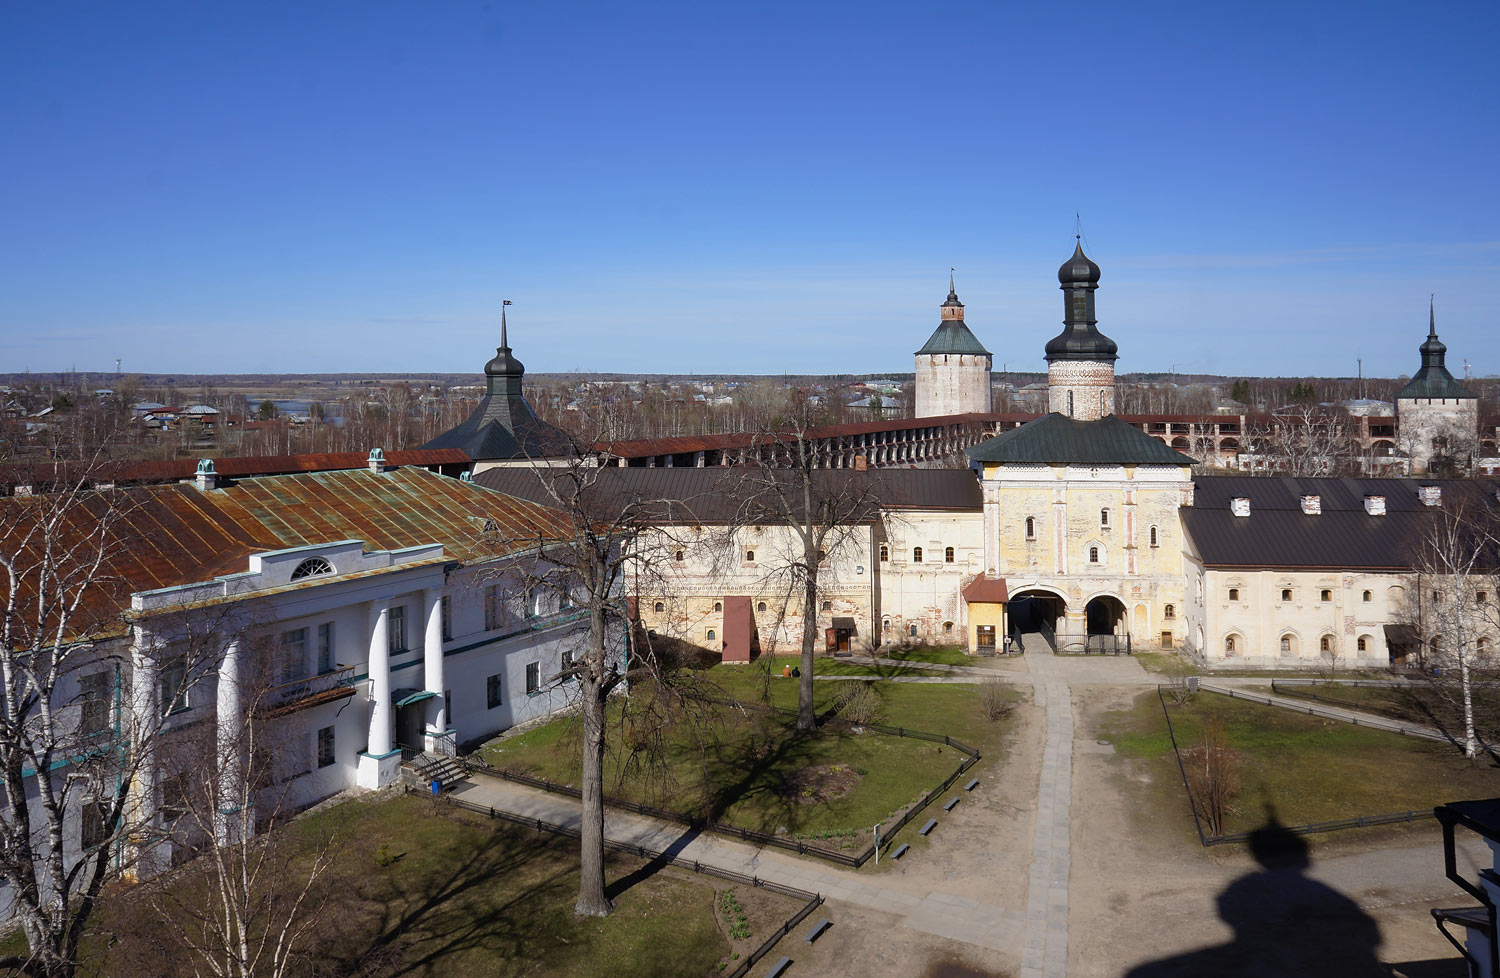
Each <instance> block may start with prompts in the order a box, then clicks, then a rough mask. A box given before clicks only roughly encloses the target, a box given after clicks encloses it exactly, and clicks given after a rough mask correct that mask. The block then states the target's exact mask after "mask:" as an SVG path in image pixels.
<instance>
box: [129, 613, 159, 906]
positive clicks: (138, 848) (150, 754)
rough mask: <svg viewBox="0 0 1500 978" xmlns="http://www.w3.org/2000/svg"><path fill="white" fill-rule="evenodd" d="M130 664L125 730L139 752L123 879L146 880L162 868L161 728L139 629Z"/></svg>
mask: <svg viewBox="0 0 1500 978" xmlns="http://www.w3.org/2000/svg"><path fill="white" fill-rule="evenodd" d="M132 639H133V640H132V643H131V650H130V653H131V663H130V708H131V721H130V723H128V724H127V725H126V727H125V729H126V730H127V731H128V732H129V736H130V737H131V739H132V740H133V741H134V743H133V744H132V748H133V749H134V750H135V751H138V752H139V756H140V763H139V766H138V767H137V768H136V772H135V784H134V787H133V789H132V791H131V799H130V805H129V807H128V809H127V812H128V814H127V815H126V818H127V819H129V822H128V824H129V825H130V826H131V831H130V838H129V842H130V846H131V848H132V849H133V850H134V851H133V852H132V853H131V856H132V858H131V859H130V860H129V866H130V869H129V870H128V871H127V875H128V876H131V877H133V878H135V879H141V880H145V879H150V878H151V877H153V876H155V875H156V874H157V873H158V872H160V871H161V870H162V869H163V868H164V867H163V865H162V863H163V862H164V860H163V859H162V858H160V856H161V853H160V843H159V840H160V838H161V825H160V821H161V814H160V806H159V804H158V802H157V795H156V791H157V769H156V752H155V750H154V749H153V748H154V747H155V746H156V743H155V741H156V734H157V731H159V730H160V729H161V725H162V710H163V707H162V705H161V703H160V697H159V695H158V690H157V676H158V674H159V673H158V670H157V657H158V655H159V654H160V650H159V649H157V648H156V647H155V639H154V637H153V636H152V635H151V634H150V633H149V632H147V631H146V630H145V629H144V628H141V627H140V626H139V625H137V626H135V627H134V628H133V629H132Z"/></svg>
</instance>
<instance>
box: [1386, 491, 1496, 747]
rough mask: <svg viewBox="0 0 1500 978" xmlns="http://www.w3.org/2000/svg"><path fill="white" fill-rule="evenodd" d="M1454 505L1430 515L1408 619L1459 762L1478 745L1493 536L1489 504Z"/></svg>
mask: <svg viewBox="0 0 1500 978" xmlns="http://www.w3.org/2000/svg"><path fill="white" fill-rule="evenodd" d="M1453 495H1455V496H1457V497H1458V498H1456V499H1454V500H1452V501H1451V502H1449V503H1448V504H1447V505H1445V506H1443V507H1442V508H1439V509H1436V510H1435V511H1434V512H1433V513H1432V515H1431V518H1430V520H1429V521H1428V522H1427V525H1426V527H1425V529H1424V533H1423V535H1422V538H1421V540H1420V541H1419V543H1418V545H1417V550H1416V556H1415V558H1414V560H1413V569H1414V570H1415V572H1416V573H1415V575H1414V579H1413V582H1412V588H1411V589H1410V593H1409V594H1408V596H1407V604H1408V608H1407V617H1408V619H1409V621H1410V624H1411V626H1412V629H1413V631H1414V632H1415V633H1416V638H1417V641H1418V642H1420V643H1421V646H1422V649H1423V659H1424V661H1425V663H1426V665H1427V666H1428V670H1427V676H1428V678H1429V680H1430V681H1431V683H1432V688H1433V689H1435V690H1437V691H1438V694H1439V695H1440V696H1441V697H1442V699H1444V700H1445V701H1447V702H1448V703H1449V704H1451V707H1452V709H1453V711H1454V715H1455V717H1456V719H1457V726H1458V727H1459V728H1460V731H1461V732H1460V733H1459V734H1458V737H1457V740H1458V741H1459V747H1460V748H1461V749H1462V750H1463V752H1464V756H1465V757H1474V756H1475V755H1476V754H1477V753H1478V751H1479V746H1480V737H1479V733H1478V730H1477V727H1476V723H1475V710H1474V693H1475V689H1476V687H1477V686H1478V685H1479V684H1480V682H1481V681H1483V680H1484V679H1486V678H1488V675H1487V674H1488V673H1489V672H1492V671H1493V663H1492V661H1491V660H1490V655H1489V652H1488V649H1489V647H1490V646H1492V644H1493V642H1494V641H1495V631H1496V625H1497V622H1496V612H1495V588H1496V586H1497V585H1500V579H1497V576H1496V570H1497V568H1500V537H1497V532H1496V529H1497V526H1500V522H1497V514H1496V512H1495V507H1494V504H1493V503H1486V502H1482V501H1475V500H1474V499H1473V498H1465V495H1459V494H1458V493H1454V494H1453Z"/></svg>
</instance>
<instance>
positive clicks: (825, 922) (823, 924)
mask: <svg viewBox="0 0 1500 978" xmlns="http://www.w3.org/2000/svg"><path fill="white" fill-rule="evenodd" d="M832 926H833V921H831V920H829V919H828V918H827V917H824V918H823V919H822V920H820V921H818V922H817V923H816V924H813V926H812V930H810V931H808V932H807V943H809V944H811V943H812V942H813V941H816V940H817V939H818V938H820V937H822V936H823V932H824V931H825V930H827V929H828V928H830V927H832Z"/></svg>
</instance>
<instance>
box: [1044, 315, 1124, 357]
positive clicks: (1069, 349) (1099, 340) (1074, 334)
mask: <svg viewBox="0 0 1500 978" xmlns="http://www.w3.org/2000/svg"><path fill="white" fill-rule="evenodd" d="M1046 353H1047V361H1048V362H1049V363H1050V362H1052V361H1053V360H1108V361H1109V362H1110V363H1113V362H1114V361H1116V360H1118V359H1119V358H1120V356H1119V354H1120V345H1119V344H1118V343H1116V342H1115V341H1114V340H1112V339H1110V338H1109V337H1108V336H1105V335H1104V334H1103V333H1101V332H1099V327H1098V326H1095V325H1094V324H1093V323H1070V324H1068V325H1067V326H1065V327H1064V328H1063V331H1062V332H1061V333H1058V334H1057V335H1056V336H1054V337H1052V339H1050V340H1048V341H1047V347H1046Z"/></svg>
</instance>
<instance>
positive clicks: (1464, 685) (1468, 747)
mask: <svg viewBox="0 0 1500 978" xmlns="http://www.w3.org/2000/svg"><path fill="white" fill-rule="evenodd" d="M1460 655H1461V656H1462V658H1461V659H1460V660H1459V663H1458V687H1459V695H1460V696H1461V697H1462V698H1463V702H1464V756H1465V757H1468V758H1472V757H1474V755H1476V754H1478V753H1479V738H1478V737H1477V736H1475V734H1474V684H1473V683H1472V682H1471V681H1470V679H1469V656H1468V652H1467V650H1465V651H1464V652H1462V653H1460Z"/></svg>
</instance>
